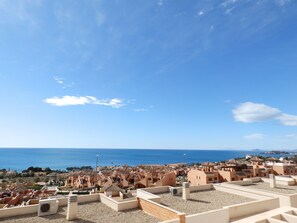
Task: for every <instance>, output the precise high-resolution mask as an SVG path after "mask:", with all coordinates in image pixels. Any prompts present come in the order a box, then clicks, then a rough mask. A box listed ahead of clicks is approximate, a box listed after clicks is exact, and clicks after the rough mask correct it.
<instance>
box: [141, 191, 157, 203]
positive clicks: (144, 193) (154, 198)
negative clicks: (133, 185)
mask: <svg viewBox="0 0 297 223" xmlns="http://www.w3.org/2000/svg"><path fill="white" fill-rule="evenodd" d="M136 194H137V197H141V198H144V199H147V200H152V201H155V202H157V203H161V197H159V196H157V195H154V194H152V193H150V192H147V191H145V190H143V189H137V191H136Z"/></svg>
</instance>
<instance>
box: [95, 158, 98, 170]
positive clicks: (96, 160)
mask: <svg viewBox="0 0 297 223" xmlns="http://www.w3.org/2000/svg"><path fill="white" fill-rule="evenodd" d="M98 159H99V155H96V170H95V171H96V173H97V171H98Z"/></svg>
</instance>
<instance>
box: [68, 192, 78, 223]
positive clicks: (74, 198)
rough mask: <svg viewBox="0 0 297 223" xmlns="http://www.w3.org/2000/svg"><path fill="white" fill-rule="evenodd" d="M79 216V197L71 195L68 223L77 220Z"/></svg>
mask: <svg viewBox="0 0 297 223" xmlns="http://www.w3.org/2000/svg"><path fill="white" fill-rule="evenodd" d="M76 216H77V195H69V198H68V208H67V217H66V219H67V220H68V221H71V220H74V219H76Z"/></svg>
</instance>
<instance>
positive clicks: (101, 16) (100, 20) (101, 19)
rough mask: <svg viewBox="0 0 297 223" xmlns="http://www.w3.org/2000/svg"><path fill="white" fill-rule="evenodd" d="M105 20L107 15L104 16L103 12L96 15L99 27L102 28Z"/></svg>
mask: <svg viewBox="0 0 297 223" xmlns="http://www.w3.org/2000/svg"><path fill="white" fill-rule="evenodd" d="M105 19H106V17H105V14H103V13H101V12H98V13H97V14H96V22H97V24H98V26H102V25H103V24H104V22H105Z"/></svg>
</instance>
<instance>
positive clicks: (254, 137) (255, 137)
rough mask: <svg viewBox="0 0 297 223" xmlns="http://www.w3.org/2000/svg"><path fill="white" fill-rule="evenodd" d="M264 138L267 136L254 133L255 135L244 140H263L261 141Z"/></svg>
mask: <svg viewBox="0 0 297 223" xmlns="http://www.w3.org/2000/svg"><path fill="white" fill-rule="evenodd" d="M264 137H265V135H264V134H261V133H254V134H250V135H246V136H244V138H245V139H247V140H261V139H264Z"/></svg>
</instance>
